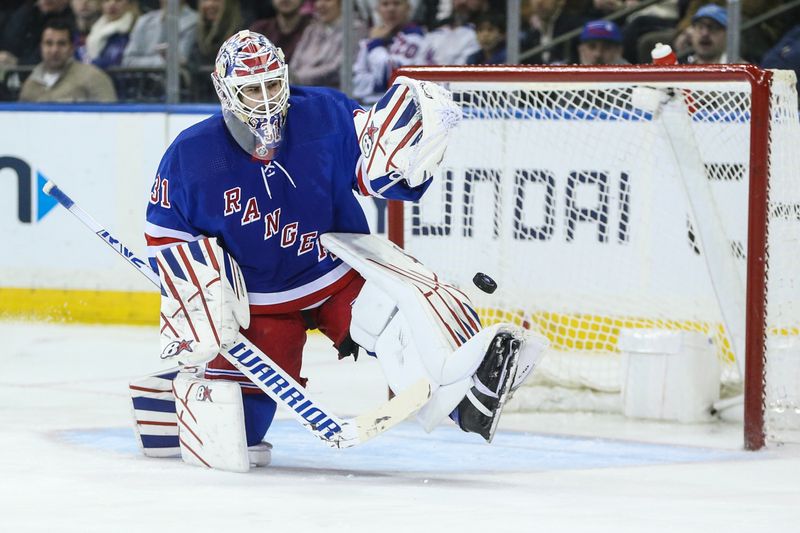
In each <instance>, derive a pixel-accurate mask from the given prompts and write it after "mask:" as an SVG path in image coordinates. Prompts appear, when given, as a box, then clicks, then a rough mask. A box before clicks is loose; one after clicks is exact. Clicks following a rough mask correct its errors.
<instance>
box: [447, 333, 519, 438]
mask: <svg viewBox="0 0 800 533" xmlns="http://www.w3.org/2000/svg"><path fill="white" fill-rule="evenodd" d="M520 346H521V340H520V339H518V338H516V337H514V335H512V334H511V333H508V332H501V333H498V334H497V335H495V337H494V339H492V343H491V344H490V345H489V349H488V350H487V351H486V355H485V356H484V358H483V361H482V362H481V364H480V366H478V370H477V371H476V372H475V375H474V376H473V378H472V379H473V383H474V385H473V386H472V388H470V390H469V391H468V392H467V395H466V397H464V399H463V400H461V403H459V404H458V425H459V427H461V429H463V430H464V431H468V432H471V433H477V434H479V435H480V436H482V437H483V438H484V439H486V442H492V438H493V437H494V433H495V431H496V430H497V423H498V422H499V421H500V413H501V412H502V410H503V405H505V403H506V401H507V400H508V398H509V397H510V395H511V392H512V385H513V384H514V382H515V377H516V374H517V369H518V366H519V354H520Z"/></svg>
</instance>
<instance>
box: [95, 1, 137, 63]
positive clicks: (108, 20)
mask: <svg viewBox="0 0 800 533" xmlns="http://www.w3.org/2000/svg"><path fill="white" fill-rule="evenodd" d="M133 1H135V0H103V6H102V9H103V14H102V15H101V16H100V18H99V19H97V22H95V23H94V26H92V31H90V32H89V36H88V37H87V38H86V59H87V60H88V62H89V63H93V64H95V65H97V66H98V67H100V68H108V67H114V66H117V65H120V64H122V58H123V56H124V54H125V48H126V47H127V45H128V40H129V39H130V34H131V31H132V30H133V25H134V23H135V22H136V16H137V14H138V13H137V9H136V5H135V4H133V3H132V2H133Z"/></svg>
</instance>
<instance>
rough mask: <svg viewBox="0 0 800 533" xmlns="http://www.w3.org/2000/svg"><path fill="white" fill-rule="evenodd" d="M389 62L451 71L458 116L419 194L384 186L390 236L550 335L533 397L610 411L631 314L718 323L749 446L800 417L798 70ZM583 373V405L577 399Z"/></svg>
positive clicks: (643, 321)
mask: <svg viewBox="0 0 800 533" xmlns="http://www.w3.org/2000/svg"><path fill="white" fill-rule="evenodd" d="M396 75H404V76H409V77H413V78H416V79H421V80H430V81H436V82H440V83H444V84H445V85H446V86H447V87H448V88H449V89H450V90H451V91H452V92H453V97H454V100H455V101H456V102H457V103H458V104H459V105H460V106H461V108H462V110H463V113H464V117H463V120H462V121H461V123H460V124H459V125H458V126H457V128H456V130H455V131H454V132H453V135H452V137H451V139H450V142H449V146H448V150H447V153H446V155H445V159H444V161H443V163H442V167H441V171H440V172H439V173H438V174H437V176H436V178H435V179H434V181H433V182H432V184H431V185H430V187H429V189H428V191H427V192H426V194H425V196H424V197H423V198H422V200H421V201H420V202H415V203H399V202H390V205H389V238H390V239H391V240H393V241H394V242H395V243H397V244H398V245H400V246H401V247H404V248H405V249H406V250H408V251H409V253H411V254H412V255H413V256H415V257H417V258H418V259H419V260H421V261H422V262H423V263H425V264H426V265H427V266H428V267H430V268H431V269H432V270H433V271H434V272H437V273H438V274H439V275H440V276H441V278H442V279H445V280H448V281H450V282H454V283H455V284H456V285H458V286H460V287H461V288H462V289H464V290H465V291H467V293H468V294H469V295H470V297H471V298H472V300H473V302H474V303H475V305H476V306H477V307H478V308H479V312H480V314H481V316H482V319H483V320H484V323H492V322H496V321H510V322H514V323H517V324H520V325H522V326H523V327H526V328H531V329H534V330H536V331H538V332H540V333H542V334H544V335H545V336H546V337H548V338H549V339H550V342H551V349H550V351H549V353H548V355H547V357H545V359H544V361H543V362H542V366H541V368H540V369H539V370H537V372H536V373H535V374H534V376H535V379H534V381H535V383H534V385H536V386H539V385H547V387H544V388H549V389H550V390H558V391H560V392H559V395H557V396H555V398H556V399H553V398H551V397H548V395H547V394H545V395H544V396H542V395H537V394H531V395H530V400H529V401H530V402H532V404H533V406H532V407H533V408H534V409H551V408H553V407H555V408H556V409H565V410H585V409H588V410H593V409H598V408H599V409H601V410H612V411H613V410H615V409H616V410H619V409H620V405H621V402H620V400H619V390H620V381H621V378H620V370H619V366H620V359H621V357H620V349H619V346H618V345H617V342H618V339H619V336H620V331H621V330H622V329H623V328H624V329H626V330H627V329H633V330H636V329H637V328H639V329H658V330H667V331H699V332H702V333H704V334H705V335H707V336H708V337H709V338H711V339H713V341H714V346H715V348H714V349H715V351H716V353H717V356H718V359H719V361H720V363H721V369H722V371H721V382H720V388H721V390H722V394H723V397H726V396H727V397H734V398H736V397H737V396H738V395H741V394H742V393H743V394H744V440H745V447H746V448H748V449H759V448H761V447H763V446H764V444H765V440H766V439H767V438H773V437H774V438H776V439H779V440H780V439H781V435H783V434H782V433H781V431H783V430H784V429H786V430H787V431H789V432H790V433H789V434H792V433H791V432H792V431H794V430H796V429H797V426H798V420H800V402H799V401H798V394H799V392H798V390H797V389H798V387H800V385H798V383H797V382H798V375H800V370H798V369H800V363H798V361H800V342H798V339H800V307H799V306H800V275H799V274H798V270H800V267H798V266H797V264H796V261H797V258H800V176H798V175H797V174H798V173H800V154H798V151H800V123H798V114H797V94H796V91H795V79H794V74H793V73H790V72H783V71H766V70H761V69H759V68H757V67H754V66H750V65H711V66H670V67H660V66H650V65H642V66H630V67H602V66H601V67H577V66H558V67H552V66H549V67H541V66H538V67H537V66H530V67H524V66H521V67H412V68H406V69H401V70H399V71H397V72H396ZM475 272H485V273H487V274H489V275H491V276H492V277H494V278H495V280H496V281H497V282H498V286H499V288H498V289H497V291H496V292H495V293H494V294H491V295H489V294H485V293H483V292H481V291H479V290H478V289H477V288H476V287H475V286H474V285H473V284H472V282H471V278H472V276H473V275H474V273H475ZM779 363H780V366H779ZM772 366H774V367H775V368H772ZM526 390H533V386H531V387H530V388H529V387H527V386H526V387H523V389H521V390H520V391H518V393H517V395H516V396H515V398H514V401H515V402H517V401H518V399H519V398H520V397H521V398H522V399H521V400H519V402H521V403H524V402H525V401H526V400H525V396H526V394H525V391H526ZM586 391H589V398H591V399H590V400H589V404H587V405H581V404H577V403H576V404H573V398H577V397H579V396H581V395H582V394H585V392H586ZM592 391H594V392H592ZM595 393H596V394H595ZM597 398H610V400H608V399H601V400H598V399H597ZM614 398H616V399H614ZM734 403H735V400H734ZM598 406H599V407H598Z"/></svg>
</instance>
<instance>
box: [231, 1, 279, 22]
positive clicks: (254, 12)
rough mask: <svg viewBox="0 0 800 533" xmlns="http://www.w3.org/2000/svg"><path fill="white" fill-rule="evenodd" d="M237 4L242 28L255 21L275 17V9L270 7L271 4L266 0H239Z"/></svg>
mask: <svg viewBox="0 0 800 533" xmlns="http://www.w3.org/2000/svg"><path fill="white" fill-rule="evenodd" d="M238 3H239V8H240V11H241V14H242V21H243V24H242V27H244V28H247V27H249V26H250V25H251V24H252V23H253V22H255V21H257V20H261V19H267V18H270V17H274V16H275V8H274V7H272V2H269V1H267V0H240V1H239V2H238Z"/></svg>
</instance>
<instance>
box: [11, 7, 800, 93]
mask: <svg viewBox="0 0 800 533" xmlns="http://www.w3.org/2000/svg"><path fill="white" fill-rule="evenodd" d="M642 3H643V0H522V6H521V7H522V10H521V11H522V13H521V20H520V42H519V49H520V50H521V57H522V61H521V62H522V63H527V64H586V65H591V64H626V63H649V62H651V59H650V51H651V50H652V49H653V47H654V46H655V44H656V43H668V44H670V45H671V46H672V47H673V49H674V50H675V52H676V53H677V56H678V59H679V62H682V63H724V62H726V61H727V54H726V43H727V28H728V18H727V10H726V8H725V2H724V1H709V0H663V1H661V2H657V3H655V4H652V5H649V6H646V7H643V8H642V9H640V10H636V11H633V12H630V13H629V14H627V15H625V16H624V17H617V18H616V19H615V22H610V21H608V20H604V19H606V18H607V17H609V16H612V15H614V14H615V13H619V12H620V11H621V10H629V11H630V10H631V9H632V8H635V7H636V6H638V5H640V4H642ZM166 4H167V2H166V0H4V2H3V3H2V7H0V99H2V100H20V101H34V102H68V101H88V102H111V101H118V100H122V101H163V99H164V85H165V75H164V67H165V63H166V53H167V43H166V40H167V37H166V31H165V11H166ZM784 4H786V2H784V1H782V0H741V9H742V23H743V26H746V28H745V29H744V30H743V32H742V33H741V45H740V46H741V49H740V55H741V58H742V60H743V61H746V62H750V63H754V64H757V65H761V66H764V67H769V68H785V69H794V70H796V71H798V72H799V73H800V7H795V8H793V9H788V10H785V11H783V12H782V13H780V16H776V17H771V18H767V19H765V20H761V19H763V17H762V15H763V14H765V13H768V12H769V11H770V10H773V9H776V8H779V7H780V6H781V5H784ZM354 8H355V20H354V21H353V24H352V27H351V28H347V31H348V32H350V35H351V36H352V39H351V42H352V43H353V51H352V52H353V57H354V58H355V60H354V63H353V69H352V70H353V78H352V80H351V84H352V95H353V96H354V97H355V98H357V99H358V100H360V101H362V102H363V103H370V102H372V101H375V100H376V99H377V98H378V97H379V96H380V95H381V94H382V93H383V91H384V90H385V89H386V85H387V83H388V80H389V78H390V76H391V73H392V70H393V69H394V68H396V67H398V66H407V65H465V64H470V65H479V64H502V63H505V62H506V61H507V59H506V5H505V0H355V5H354ZM341 10H342V6H341V0H181V2H180V8H179V15H178V28H179V36H178V54H179V57H180V64H181V72H182V74H181V89H180V91H181V99H182V100H183V101H197V102H211V101H214V100H215V96H214V92H213V87H212V84H211V81H210V78H209V74H210V72H211V71H212V69H213V64H214V59H215V56H216V53H217V50H218V49H219V46H220V45H221V44H222V42H223V41H224V40H225V39H226V38H227V37H229V36H230V35H232V34H233V33H235V32H236V31H238V30H240V29H244V28H249V29H251V30H254V31H258V32H260V33H263V34H264V35H266V36H267V37H268V38H269V39H270V40H272V41H273V42H274V43H275V44H276V45H278V46H280V47H281V48H282V49H283V51H284V53H285V54H286V58H287V60H288V61H289V64H290V75H291V81H292V82H293V83H297V84H304V85H323V86H329V87H341V85H342V84H341V80H340V70H341V69H340V67H341V62H342V57H343V46H344V42H343V41H344V39H343V31H344V29H343V27H342V21H341V19H342V17H341ZM570 33H574V34H575V36H574V38H571V39H562V38H560V37H561V36H564V35H566V34H570Z"/></svg>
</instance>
